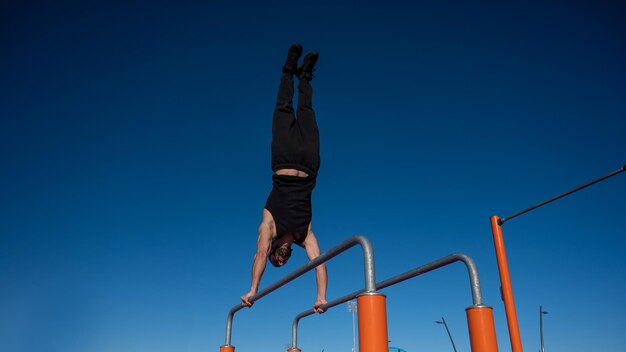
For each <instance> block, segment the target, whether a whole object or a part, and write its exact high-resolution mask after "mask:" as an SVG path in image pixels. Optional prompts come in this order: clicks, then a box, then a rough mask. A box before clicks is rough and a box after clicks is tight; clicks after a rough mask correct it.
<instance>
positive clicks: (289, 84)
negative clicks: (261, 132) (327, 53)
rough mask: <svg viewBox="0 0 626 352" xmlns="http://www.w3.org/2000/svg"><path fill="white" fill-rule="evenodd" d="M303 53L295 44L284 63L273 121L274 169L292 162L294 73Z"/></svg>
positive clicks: (298, 45) (294, 120) (294, 121)
mask: <svg viewBox="0 0 626 352" xmlns="http://www.w3.org/2000/svg"><path fill="white" fill-rule="evenodd" d="M300 55H302V47H301V46H300V44H293V45H292V46H291V47H290V48H289V52H288V53H287V59H286V60H285V64H284V65H283V68H282V71H283V77H282V78H281V80H280V86H279V87H278V96H277V97H276V106H275V108H274V118H273V121H272V169H275V166H276V165H280V164H286V163H289V162H290V157H289V156H290V152H291V149H292V148H291V146H292V144H293V143H292V142H291V138H290V130H291V129H292V128H293V126H294V125H295V123H296V116H295V114H294V110H293V75H294V74H296V73H297V71H298V59H299V58H300Z"/></svg>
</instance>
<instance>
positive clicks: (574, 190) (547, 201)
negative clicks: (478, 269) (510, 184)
mask: <svg viewBox="0 0 626 352" xmlns="http://www.w3.org/2000/svg"><path fill="white" fill-rule="evenodd" d="M624 171H626V165H624V166H622V167H621V168H620V169H619V170H615V171H613V172H611V173H610V174H608V175H605V176H602V177H600V178H597V179H595V180H593V181H590V182H587V183H585V184H583V185H580V186H578V187H576V188H574V189H572V190H571V191H567V192H565V193H563V194H560V195H558V196H556V197H553V198H550V199H548V200H546V201H544V202H541V203H539V204H536V205H533V206H532V207H530V208H526V209H524V210H522V211H520V212H517V213H515V214H513V215H511V216H509V217H505V218H500V219H499V220H498V225H500V226H502V225H503V224H504V223H505V222H507V221H509V220H511V219H513V218H516V217H518V216H520V215H522V214H526V213H528V212H529V211H532V210H535V209H537V208H539V207H542V206H544V205H546V204H548V203H552V202H554V201H555V200H558V199H561V198H563V197H565V196H569V195H570V194H572V193H574V192H578V191H580V190H581V189H583V188H587V187H589V186H591V185H595V184H596V183H598V182H600V181H604V180H606V179H607V178H609V177H613V176H615V175H617V174H619V173H621V172H624Z"/></svg>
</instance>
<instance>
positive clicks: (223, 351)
mask: <svg viewBox="0 0 626 352" xmlns="http://www.w3.org/2000/svg"><path fill="white" fill-rule="evenodd" d="M220 352H235V346H230V345H224V346H220Z"/></svg>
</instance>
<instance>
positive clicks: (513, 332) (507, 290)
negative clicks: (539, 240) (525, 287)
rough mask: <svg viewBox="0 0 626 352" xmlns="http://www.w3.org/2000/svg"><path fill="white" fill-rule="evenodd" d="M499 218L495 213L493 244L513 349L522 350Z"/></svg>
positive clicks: (492, 220) (519, 351)
mask: <svg viewBox="0 0 626 352" xmlns="http://www.w3.org/2000/svg"><path fill="white" fill-rule="evenodd" d="M499 220H500V218H499V217H497V216H495V215H494V216H492V217H491V232H492V233H493V245H494V246H495V248H496V259H497V260H498V271H499V272H500V284H501V285H502V299H503V300H504V310H505V312H506V321H507V325H508V327H509V338H510V339H511V351H513V352H522V351H523V349H522V339H521V337H520V332H519V325H518V323H517V312H516V311H515V301H514V299H513V286H512V285H511V275H510V274H509V263H508V261H507V259H506V249H505V248H504V238H503V237H502V227H501V226H500V224H499V223H498V221H499Z"/></svg>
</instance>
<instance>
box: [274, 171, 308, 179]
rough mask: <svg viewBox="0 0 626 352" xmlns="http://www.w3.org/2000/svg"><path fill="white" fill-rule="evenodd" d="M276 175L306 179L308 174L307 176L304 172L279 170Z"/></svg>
mask: <svg viewBox="0 0 626 352" xmlns="http://www.w3.org/2000/svg"><path fill="white" fill-rule="evenodd" d="M275 173H276V175H286V176H298V177H308V176H309V174H307V173H306V172H304V171H300V170H296V169H280V170H277V171H276V172H275Z"/></svg>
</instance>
